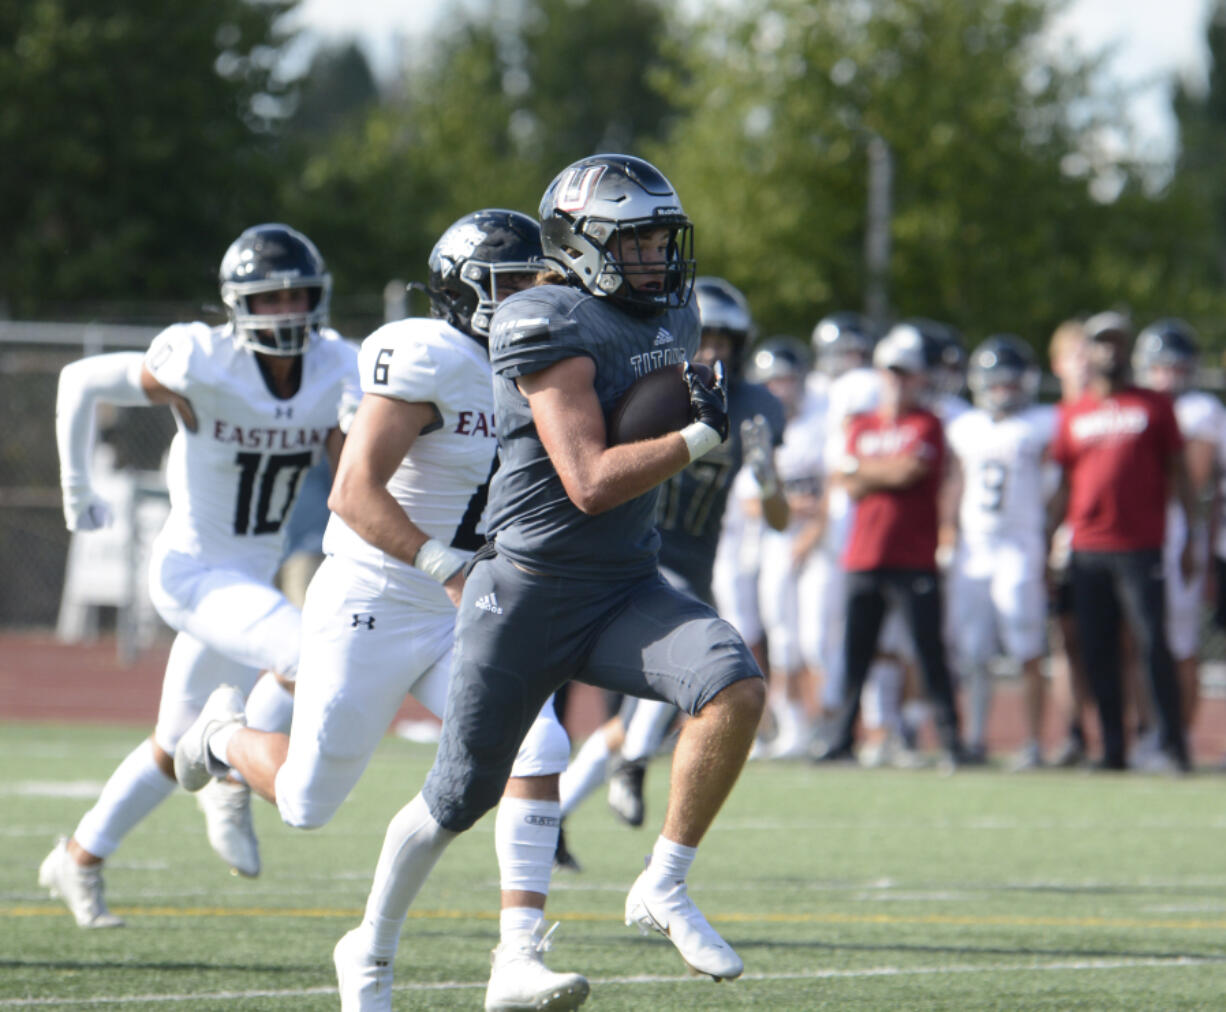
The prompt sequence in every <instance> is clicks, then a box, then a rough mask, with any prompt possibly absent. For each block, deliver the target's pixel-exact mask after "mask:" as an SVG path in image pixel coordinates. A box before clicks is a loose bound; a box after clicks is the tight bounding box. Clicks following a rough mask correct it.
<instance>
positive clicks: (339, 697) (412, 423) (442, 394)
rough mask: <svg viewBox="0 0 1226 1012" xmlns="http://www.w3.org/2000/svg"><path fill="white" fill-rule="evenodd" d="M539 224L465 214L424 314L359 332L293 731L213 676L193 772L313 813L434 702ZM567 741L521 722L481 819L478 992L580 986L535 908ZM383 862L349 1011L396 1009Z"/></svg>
mask: <svg viewBox="0 0 1226 1012" xmlns="http://www.w3.org/2000/svg"><path fill="white" fill-rule="evenodd" d="M541 264H542V261H541V243H540V226H539V225H538V224H537V222H536V221H535V220H534V219H532V218H529V217H528V216H527V215H523V214H520V213H518V212H515V211H506V210H501V209H487V210H482V211H477V212H474V213H472V214H468V215H465V216H464V217H462V218H461V219H459V220H458V221H457V222H455V223H454V224H453V225H451V227H449V228H448V229H447V230H446V231H445V232H444V233H443V234H442V236H441V237H440V238H439V240H438V242H437V243H436V244H435V246H434V248H433V250H432V251H431V253H430V259H429V280H428V282H427V285H426V292H427V294H428V295H429V297H430V302H431V314H432V317H433V318H431V319H408V320H399V321H396V322H394V323H389V324H386V325H385V326H383V327H381V328H379V329H378V330H377V331H375V332H374V333H373V334H372V335H371V336H370V337H368V338H367V339H366V340H365V341H364V342H363V344H362V350H361V353H360V356H359V360H358V364H359V372H360V376H361V382H362V389H363V392H364V397H363V399H362V404H361V407H360V408H359V409H358V412H357V415H356V417H355V418H354V421H353V425H352V427H351V429H350V434H349V439H348V440H347V441H346V446H345V450H344V452H343V453H342V454H341V458H340V463H339V466H338V469H337V475H336V480H335V482H334V486H333V491H332V494H331V496H330V498H329V504H330V506H331V508H332V510H333V515H332V519H331V520H330V521H329V525H328V529H327V532H326V534H325V537H324V548H325V551H326V553H327V558H326V559H325V561H324V563H323V565H322V566H321V567H320V570H319V572H318V573H317V574H316V576H315V577H314V579H313V580H312V581H311V585H310V588H309V590H308V593H307V599H306V604H305V607H304V609H303V640H302V659H301V662H300V664H299V670H298V691H297V698H296V702H295V712H294V722H293V728H292V730H291V733H290V734H289V735H288V737H287V736H286V735H284V734H270V733H266V732H260V731H254V730H252V729H250V728H247V727H244V726H243V724H244V719H245V717H244V714H243V711H242V705H241V704H242V700H241V696H239V695H238V694H237V693H235V692H234V691H233V690H229V691H227V689H225V688H223V689H219V690H218V691H217V693H215V694H214V696H212V697H210V700H209V703H208V705H207V706H206V707H205V710H204V712H203V713H202V714H201V715H200V718H199V720H198V721H197V722H196V724H195V725H193V728H192V729H191V730H189V731H188V733H187V734H186V735H184V737H183V740H182V742H181V743H180V747H179V750H178V753H177V754H176V757H175V760H176V770H177V772H178V774H179V779H180V783H182V784H183V786H185V787H187V788H188V789H189V790H192V789H196V788H198V787H199V786H200V785H201V784H202V783H204V782H207V780H208V779H209V778H210V777H212V776H225V775H226V773H227V771H228V770H231V769H233V770H237V771H238V773H240V774H241V775H242V777H243V779H244V780H245V781H246V782H247V783H248V784H250V785H251V786H252V788H253V789H255V790H256V791H257V793H259V794H260V795H262V796H263V797H265V798H267V799H268V800H269V801H271V802H273V803H274V804H276V806H277V808H278V810H279V811H280V813H281V817H282V819H283V820H284V821H285V822H286V823H287V824H289V825H291V826H296V827H299V828H315V827H318V826H321V825H323V824H325V823H326V822H328V821H329V819H331V817H332V816H333V814H334V813H335V812H336V810H337V808H338V807H339V806H340V805H341V803H342V802H343V801H344V799H345V798H346V797H347V796H348V795H349V793H350V791H351V790H352V789H353V787H354V785H355V784H356V783H357V780H358V778H359V777H360V776H361V774H362V771H363V770H364V769H365V768H366V765H367V763H368V762H369V761H370V758H371V756H372V755H373V754H374V751H375V748H376V747H377V746H378V744H379V741H380V740H381V739H382V737H383V735H384V733H385V732H386V730H387V724H388V720H389V717H390V715H391V714H394V713H395V712H396V710H397V709H398V707H399V706H400V704H401V702H402V701H403V699H404V697H405V694H406V693H411V694H412V695H413V696H414V697H415V698H416V699H417V700H418V701H419V702H421V703H422V704H423V705H424V706H425V707H426V708H427V709H428V710H430V711H431V712H433V713H434V714H436V715H439V716H441V715H442V714H443V711H444V708H445V705H446V699H447V685H448V678H449V674H450V671H451V657H452V649H451V647H452V636H453V633H454V630H455V617H456V612H455V608H456V605H457V604H458V602H459V600H460V593H461V589H462V587H463V582H464V578H463V572H462V570H463V567H464V565H465V564H466V563H467V561H468V560H469V558H470V557H471V555H472V553H473V551H474V550H475V549H477V548H478V547H480V545H481V543H482V542H483V540H484V537H483V528H482V527H481V526H480V521H481V517H482V513H483V510H484V506H485V501H486V496H487V494H488V491H489V479H490V476H491V474H492V472H493V468H494V466H495V465H496V456H495V451H496V446H497V434H496V432H495V429H494V408H493V391H492V388H491V375H490V365H489V355H488V341H489V325H490V319H491V317H492V315H493V312H494V309H495V307H496V306H497V304H498V302H499V300H500V299H501V298H504V297H505V296H507V295H509V294H510V293H511V292H513V291H517V290H519V289H521V288H524V287H527V286H528V285H530V284H531V283H532V280H533V279H534V277H535V275H536V273H537V271H539V270H540V268H541ZM569 753H570V744H569V740H568V739H567V736H566V732H565V731H564V730H563V729H562V726H561V725H560V724H559V723H558V720H557V717H556V715H555V713H554V709H553V701H552V700H549V701H547V702H546V704H545V705H544V707H542V709H541V713H540V716H538V717H537V719H536V720H535V721H534V722H533V724H532V726H531V728H530V730H529V732H528V735H527V737H526V738H525V740H524V744H523V746H522V747H521V749H520V752H519V755H518V756H517V757H516V760H515V764H514V766H513V767H512V769H511V779H510V780H509V781H508V786H507V790H506V794H505V797H504V798H503V801H502V804H501V805H500V806H499V811H498V817H497V822H496V824H495V847H496V850H497V852H498V857H499V864H500V867H501V872H502V883H501V884H502V915H501V929H502V930H501V935H502V938H501V942H500V944H499V946H498V947H497V948H496V949H495V950H494V953H493V960H492V968H491V972H490V981H489V987H488V990H487V992H486V1008H487V1009H504V1008H524V1007H529V1008H531V1007H538V1006H537V1003H538V1002H540V1001H542V1000H543V999H544V998H545V997H548V996H556V1004H555V1005H554V1006H553V1007H555V1008H573V1007H575V1006H577V1005H579V1004H581V1003H582V1001H583V1000H584V999H585V998H586V996H587V993H588V984H587V981H586V980H584V978H583V977H581V976H579V975H578V974H561V973H554V972H553V971H551V970H549V969H548V968H547V967H546V966H545V965H544V963H543V962H542V960H541V952H542V951H543V942H542V939H543V936H544V925H543V910H544V906H545V898H546V895H547V893H548V891H549V874H550V866H551V864H552V860H553V851H554V837H555V836H556V834H557V827H558V796H557V776H558V774H559V773H560V772H561V771H562V769H564V768H565V766H566V760H567V758H568V756H569ZM393 877H394V870H393V868H392V866H391V865H389V864H388V863H387V862H384V863H381V864H380V867H379V868H378V869H377V871H376V878H375V884H374V887H373V889H372V893H371V900H370V903H369V904H368V908H367V916H366V917H365V918H364V919H363V921H362V924H361V925H360V927H358V928H355V929H354V930H353V931H351V932H349V933H348V934H347V935H346V936H345V937H344V938H343V939H342V940H341V941H340V943H339V944H338V945H337V947H336V953H335V961H336V968H337V975H338V978H339V984H340V992H341V1002H342V1006H343V1007H344V1008H346V1009H350V1008H353V1009H359V1008H360V1009H363V1010H369V1009H378V1008H385V1009H390V1008H391V985H392V957H393V955H394V953H395V949H396V943H397V940H398V937H399V933H400V921H399V920H395V919H392V920H389V919H387V918H386V917H384V916H383V915H382V914H381V911H382V909H383V904H384V903H386V902H392V903H394V902H395V899H394V896H391V895H389V893H390V891H391V886H390V880H391V879H392V878H393Z"/></svg>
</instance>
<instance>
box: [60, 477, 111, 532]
mask: <svg viewBox="0 0 1226 1012" xmlns="http://www.w3.org/2000/svg"><path fill="white" fill-rule="evenodd" d="M113 519H114V513H113V511H112V510H111V507H110V504H109V503H108V502H107V501H106V500H105V499H103V498H102V497H101V496H99V495H98V494H97V493H95V492H94V490H93V489H92V488H90V487H89V486H88V485H87V486H85V487H84V488H66V489H64V523H65V525H66V526H67V527H68V529H69V530H70V531H97V530H101V529H102V528H103V527H110V526H111V521H112V520H113Z"/></svg>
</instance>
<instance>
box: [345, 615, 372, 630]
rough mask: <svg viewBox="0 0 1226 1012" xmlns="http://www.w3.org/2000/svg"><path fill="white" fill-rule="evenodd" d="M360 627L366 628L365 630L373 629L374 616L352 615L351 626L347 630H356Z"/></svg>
mask: <svg viewBox="0 0 1226 1012" xmlns="http://www.w3.org/2000/svg"><path fill="white" fill-rule="evenodd" d="M360 625H364V626H366V628H367V629H373V628H374V627H375V617H374V615H354V616H353V624H352V625H351V626H350V627H349V628H351V629H356V628H357V627H358V626H360Z"/></svg>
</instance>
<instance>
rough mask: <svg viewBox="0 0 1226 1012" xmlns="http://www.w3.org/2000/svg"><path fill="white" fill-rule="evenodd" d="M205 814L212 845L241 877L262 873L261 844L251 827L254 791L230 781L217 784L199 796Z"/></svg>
mask: <svg viewBox="0 0 1226 1012" xmlns="http://www.w3.org/2000/svg"><path fill="white" fill-rule="evenodd" d="M196 804H197V805H199V806H200V811H202V812H204V821H205V825H206V827H207V828H208V834H209V845H210V846H211V847H212V848H213V850H214V851H215V852H216V854H217V856H218V857H220V858H221V859H222V860H223V861H225V862H226V864H228V865H229V866H230V870H231V871H232V872H234V873H235V874H237V875H245V876H246V877H247V878H255V877H256V876H257V875H258V874H259V873H260V842H259V840H257V839H256V837H255V826H253V825H252V823H251V788H250V787H248V786H247V785H246V784H236V783H231V782H230V781H229V780H213V781H211V782H210V783H208V784H207V785H205V787H204V789H203V790H202V791H201V792H200V793H199V794H197V795H196Z"/></svg>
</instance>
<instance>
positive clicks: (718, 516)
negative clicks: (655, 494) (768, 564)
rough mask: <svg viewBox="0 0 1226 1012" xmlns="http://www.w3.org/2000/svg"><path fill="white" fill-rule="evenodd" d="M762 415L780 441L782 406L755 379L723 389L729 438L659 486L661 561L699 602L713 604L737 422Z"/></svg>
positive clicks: (737, 454) (735, 463)
mask: <svg viewBox="0 0 1226 1012" xmlns="http://www.w3.org/2000/svg"><path fill="white" fill-rule="evenodd" d="M755 415H762V416H764V417H765V418H766V421H767V424H768V425H769V426H770V430H771V442H772V444H773V445H775V446H779V445H780V444H781V443H782V442H783V426H784V418H783V405H782V404H780V403H779V398H777V397H776V396H775V395H774V394H772V393H771V392H770V391H769V390H767V389H766V387H764V386H762V385H761V384H758V383H746V382H743V381H742V382H736V383H732V384H731V385H729V387H728V420H729V423H730V429H729V434H728V440H727V442H725V443H724V444H723V445H721V446H717V447H716V448H715V449H714V450H712V451H711V452H710V453H708V454H707V455H706V456H705V457H702V458H700V459H699V460H696V461H694V463H692V464H691V465H690V466H689V467H687V468H686V469H685V470H684V471H681V472H680V473H679V474H675V475H673V476H672V477H671V478H669V479H668V481H666V482H665V483H664V484H663V485H661V486H660V503H659V511H658V513H657V516H656V526H657V528H658V529H659V532H660V565H661V566H662V567H664V568H665V569H668V570H670V571H671V572H673V573H675V574H676V575H677V576H679V577H680V578H681V579H682V580H683V581H684V582H685V584H686V586H687V587H688V588H689V589H690V590H691V591H692V592H693V593H694V594H696V595H697V596H698V597H699V598H700V599H701V600H703V601H706V602H707V603H708V604H710V603H712V595H711V573H712V569H713V568H714V566H715V549H716V547H717V546H718V544H719V536H720V530H721V528H722V526H723V522H724V510H725V509H726V507H727V505H728V493H729V492H730V491H731V489H732V482H733V479H735V478H736V474H737V471H739V470H740V469H741V460H742V447H741V422H743V421H745V420H747V419H750V418H753V417H754V416H755Z"/></svg>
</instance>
